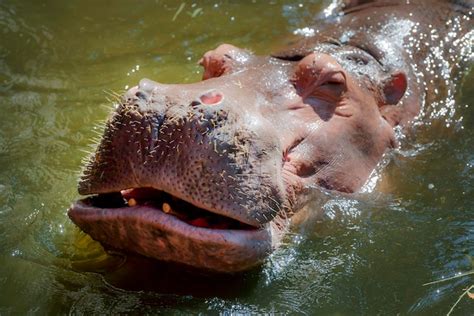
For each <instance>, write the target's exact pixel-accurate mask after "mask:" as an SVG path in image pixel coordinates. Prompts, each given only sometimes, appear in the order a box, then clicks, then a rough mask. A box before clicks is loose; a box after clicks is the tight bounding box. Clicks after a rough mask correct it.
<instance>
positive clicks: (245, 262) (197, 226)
mask: <svg viewBox="0 0 474 316" xmlns="http://www.w3.org/2000/svg"><path fill="white" fill-rule="evenodd" d="M68 215H69V217H70V218H71V220H72V221H73V222H74V223H75V224H76V225H78V226H79V227H80V228H81V229H82V230H83V231H84V232H86V233H87V234H89V235H90V236H91V237H92V238H93V239H95V240H97V241H99V242H100V243H101V244H103V245H104V246H106V248H112V249H116V250H123V251H125V252H126V253H138V254H141V255H144V256H146V257H150V258H154V259H158V260H164V261H171V262H178V263H183V264H185V265H189V266H193V267H196V268H200V269H201V268H202V269H205V270H211V271H220V272H238V271H243V270H247V269H249V268H250V267H253V266H256V265H258V264H259V263H261V262H262V261H263V260H264V259H265V258H266V257H267V256H268V254H269V253H270V252H271V251H272V249H273V244H274V237H275V236H274V233H273V232H272V228H271V225H270V223H266V224H264V225H262V226H252V225H249V224H246V223H243V222H240V221H238V220H236V219H233V218H229V217H226V216H223V215H219V214H216V213H213V212H211V211H209V210H205V209H202V208H199V207H196V206H195V205H193V204H191V203H188V202H186V201H184V200H182V199H179V198H177V197H175V196H173V195H171V194H168V193H165V192H163V191H160V190H156V189H152V188H134V189H126V190H121V191H117V192H113V193H105V194H104V193H101V194H96V195H93V196H89V197H86V198H85V199H82V200H79V201H77V202H75V203H73V205H72V206H71V208H70V209H69V211H68Z"/></svg>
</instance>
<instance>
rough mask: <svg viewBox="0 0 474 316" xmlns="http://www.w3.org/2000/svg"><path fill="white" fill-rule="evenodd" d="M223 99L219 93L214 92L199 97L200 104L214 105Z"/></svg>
mask: <svg viewBox="0 0 474 316" xmlns="http://www.w3.org/2000/svg"><path fill="white" fill-rule="evenodd" d="M223 98H224V96H223V95H222V94H221V93H219V92H216V91H209V92H206V93H204V94H203V95H201V97H200V98H199V100H201V103H202V104H206V105H215V104H217V103H219V102H221V101H222V99H223Z"/></svg>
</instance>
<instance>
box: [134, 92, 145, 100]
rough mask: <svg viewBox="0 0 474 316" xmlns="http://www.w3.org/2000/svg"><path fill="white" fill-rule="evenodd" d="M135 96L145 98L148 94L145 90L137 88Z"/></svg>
mask: <svg viewBox="0 0 474 316" xmlns="http://www.w3.org/2000/svg"><path fill="white" fill-rule="evenodd" d="M135 96H136V97H137V98H139V99H142V100H146V99H148V94H146V93H145V92H143V91H141V90H138V91H137V92H136V93H135Z"/></svg>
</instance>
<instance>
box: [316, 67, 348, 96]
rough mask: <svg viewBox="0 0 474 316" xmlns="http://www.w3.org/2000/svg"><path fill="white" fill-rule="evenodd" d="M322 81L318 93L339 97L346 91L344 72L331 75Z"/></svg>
mask: <svg viewBox="0 0 474 316" xmlns="http://www.w3.org/2000/svg"><path fill="white" fill-rule="evenodd" d="M321 79H322V80H321V83H320V84H319V87H318V88H317V90H318V91H324V92H325V93H329V94H331V95H334V96H339V95H341V94H342V93H343V92H344V91H345V90H346V77H345V76H344V74H343V73H342V72H339V71H337V72H333V73H329V74H327V75H326V76H324V77H323V78H321Z"/></svg>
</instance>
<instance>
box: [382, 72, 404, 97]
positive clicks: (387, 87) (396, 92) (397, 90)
mask: <svg viewBox="0 0 474 316" xmlns="http://www.w3.org/2000/svg"><path fill="white" fill-rule="evenodd" d="M382 86H383V95H384V101H385V102H384V103H385V104H393V105H395V104H397V103H398V101H400V99H401V98H402V97H403V95H404V94H405V91H406V89H407V76H406V75H405V73H404V72H401V71H396V72H394V73H392V75H391V76H390V78H388V79H387V80H385V81H383V83H382Z"/></svg>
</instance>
